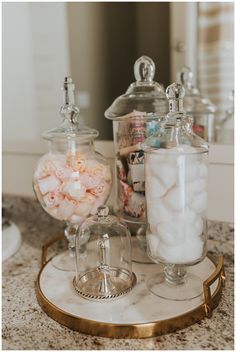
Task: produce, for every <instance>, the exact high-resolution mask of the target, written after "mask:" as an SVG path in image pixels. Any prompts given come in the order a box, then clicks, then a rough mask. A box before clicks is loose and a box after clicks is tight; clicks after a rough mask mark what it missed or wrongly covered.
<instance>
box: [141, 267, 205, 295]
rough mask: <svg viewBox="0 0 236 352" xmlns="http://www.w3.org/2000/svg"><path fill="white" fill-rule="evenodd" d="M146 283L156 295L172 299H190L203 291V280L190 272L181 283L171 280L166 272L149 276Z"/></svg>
mask: <svg viewBox="0 0 236 352" xmlns="http://www.w3.org/2000/svg"><path fill="white" fill-rule="evenodd" d="M146 284H147V287H148V289H149V291H150V292H151V293H153V294H154V295H156V296H158V297H160V298H164V299H166V300H172V301H188V300H191V299H194V298H197V297H199V296H200V295H201V294H202V293H203V281H202V280H201V279H200V278H199V277H198V276H197V275H194V274H190V273H187V275H186V277H185V278H184V281H183V283H181V284H177V283H174V282H169V281H168V280H167V279H166V276H165V274H164V273H159V274H156V275H153V276H151V277H149V278H148V279H147V282H146Z"/></svg>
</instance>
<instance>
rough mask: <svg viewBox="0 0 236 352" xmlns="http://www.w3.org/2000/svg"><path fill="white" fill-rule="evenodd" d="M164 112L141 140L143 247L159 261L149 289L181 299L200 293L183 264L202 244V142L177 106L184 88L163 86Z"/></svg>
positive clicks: (196, 256)
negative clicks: (157, 125) (158, 270)
mask: <svg viewBox="0 0 236 352" xmlns="http://www.w3.org/2000/svg"><path fill="white" fill-rule="evenodd" d="M166 95H167V98H168V100H169V114H168V115H167V118H166V121H165V122H164V123H163V125H162V126H161V128H160V130H159V131H158V132H157V133H156V134H155V135H154V136H152V137H150V138H148V139H147V140H146V141H145V143H143V148H144V150H145V180H146V187H145V189H146V201H147V222H148V226H147V233H146V234H147V251H148V255H149V257H150V258H151V259H152V260H153V261H154V262H157V263H162V264H163V265H164V273H162V274H159V275H156V276H154V277H152V278H150V279H149V281H148V287H149V288H150V290H151V291H152V292H153V293H154V294H156V295H158V296H160V297H164V298H168V299H174V300H185V299H190V298H194V297H196V296H198V295H200V294H201V293H202V282H201V281H200V279H198V278H197V277H196V276H191V275H190V274H188V275H186V269H185V267H186V266H190V265H194V264H196V263H198V262H200V261H202V260H203V259H204V257H205V255H206V244H207V221H206V210H207V178H208V144H207V143H206V142H205V140H203V139H202V138H200V137H199V136H197V135H196V134H195V133H193V131H192V117H189V116H188V115H186V114H185V112H184V110H183V97H184V88H183V86H182V85H181V84H178V83H174V84H172V85H171V86H169V87H168V88H167V90H166Z"/></svg>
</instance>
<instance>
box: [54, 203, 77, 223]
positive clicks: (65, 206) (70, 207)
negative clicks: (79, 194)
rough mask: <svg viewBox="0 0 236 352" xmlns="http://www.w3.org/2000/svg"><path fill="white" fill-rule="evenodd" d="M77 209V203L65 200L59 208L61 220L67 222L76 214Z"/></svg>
mask: <svg viewBox="0 0 236 352" xmlns="http://www.w3.org/2000/svg"><path fill="white" fill-rule="evenodd" d="M75 208H76V202H75V201H70V200H68V199H66V198H65V199H64V200H63V201H62V202H61V204H60V205H59V207H58V213H57V214H58V217H59V218H60V219H61V220H67V219H68V218H70V217H71V215H72V214H73V213H74V211H75Z"/></svg>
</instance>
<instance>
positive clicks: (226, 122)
mask: <svg viewBox="0 0 236 352" xmlns="http://www.w3.org/2000/svg"><path fill="white" fill-rule="evenodd" d="M229 103H230V106H229V108H228V109H226V110H225V117H224V119H223V120H222V121H221V122H220V123H219V125H220V126H222V127H223V128H227V129H233V128H234V90H232V91H231V93H230V96H229Z"/></svg>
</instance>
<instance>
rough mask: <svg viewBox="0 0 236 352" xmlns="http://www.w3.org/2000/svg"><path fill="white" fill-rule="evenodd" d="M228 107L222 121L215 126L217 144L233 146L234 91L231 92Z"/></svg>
mask: <svg viewBox="0 0 236 352" xmlns="http://www.w3.org/2000/svg"><path fill="white" fill-rule="evenodd" d="M229 100H230V107H229V108H228V109H227V110H226V111H225V116H224V118H223V120H222V121H220V122H219V123H218V125H217V126H216V135H217V143H220V144H231V145H232V144H234V91H232V92H231V94H230V97H229Z"/></svg>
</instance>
